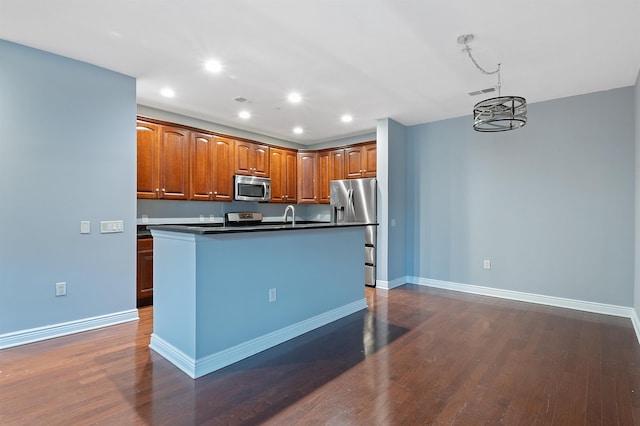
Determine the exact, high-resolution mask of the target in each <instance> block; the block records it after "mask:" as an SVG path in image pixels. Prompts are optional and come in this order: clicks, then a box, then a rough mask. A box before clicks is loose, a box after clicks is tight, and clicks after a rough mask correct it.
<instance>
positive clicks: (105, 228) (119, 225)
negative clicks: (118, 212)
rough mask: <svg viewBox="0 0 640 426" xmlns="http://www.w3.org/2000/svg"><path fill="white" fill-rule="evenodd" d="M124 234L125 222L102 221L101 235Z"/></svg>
mask: <svg viewBox="0 0 640 426" xmlns="http://www.w3.org/2000/svg"><path fill="white" fill-rule="evenodd" d="M115 232H124V220H102V221H100V233H101V234H113V233H115Z"/></svg>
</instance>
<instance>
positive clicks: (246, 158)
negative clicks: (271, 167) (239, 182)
mask: <svg viewBox="0 0 640 426" xmlns="http://www.w3.org/2000/svg"><path fill="white" fill-rule="evenodd" d="M235 145H236V146H235V148H236V149H235V151H236V154H235V159H234V169H235V170H234V172H235V174H238V175H252V174H253V167H254V166H253V164H254V163H255V162H256V160H255V149H254V148H253V144H252V143H250V142H244V141H235Z"/></svg>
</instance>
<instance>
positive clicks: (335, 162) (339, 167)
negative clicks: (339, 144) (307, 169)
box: [329, 149, 345, 181]
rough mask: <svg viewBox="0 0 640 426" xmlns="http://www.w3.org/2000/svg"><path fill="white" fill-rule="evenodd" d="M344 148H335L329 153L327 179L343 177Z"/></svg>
mask: <svg viewBox="0 0 640 426" xmlns="http://www.w3.org/2000/svg"><path fill="white" fill-rule="evenodd" d="M344 158H345V155H344V149H335V150H333V151H331V152H330V153H329V180H330V181H332V180H341V179H344V178H345V176H344V168H345V165H344Z"/></svg>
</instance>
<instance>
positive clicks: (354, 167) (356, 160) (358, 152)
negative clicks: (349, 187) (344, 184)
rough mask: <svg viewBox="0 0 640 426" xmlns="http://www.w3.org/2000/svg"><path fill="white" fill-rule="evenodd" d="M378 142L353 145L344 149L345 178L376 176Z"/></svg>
mask: <svg viewBox="0 0 640 426" xmlns="http://www.w3.org/2000/svg"><path fill="white" fill-rule="evenodd" d="M376 153H377V151H376V144H375V142H374V143H368V144H365V145H358V146H352V147H348V148H345V149H344V162H345V163H344V164H345V166H344V170H345V178H347V179H355V178H363V177H376V171H377V160H376Z"/></svg>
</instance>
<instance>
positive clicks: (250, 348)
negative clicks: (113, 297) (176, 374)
mask: <svg viewBox="0 0 640 426" xmlns="http://www.w3.org/2000/svg"><path fill="white" fill-rule="evenodd" d="M366 308H367V300H366V299H361V300H358V301H356V302H352V303H349V304H347V305H344V306H341V307H339V308H336V309H333V310H331V311H328V312H325V313H323V314H320V315H316V316H314V317H311V318H309V319H307V320H304V321H300V322H298V323H296V324H292V325H290V326H288V327H285V328H281V329H280V330H276V331H273V332H271V333H268V334H265V335H263V336H260V337H256V338H255V339H251V340H248V341H246V342H243V343H240V344H239V345H236V346H233V347H231V348H228V349H225V350H223V351H220V352H216V353H214V354H211V355H207V356H205V357H202V358H200V359H196V360H194V359H193V358H191V357H189V356H188V355H186V354H185V353H184V352H182V351H181V350H179V349H178V348H176V347H175V346H173V345H171V344H170V343H168V342H166V341H164V340H163V339H162V338H161V337H159V336H156V335H155V334H152V335H151V343H150V344H149V347H150V348H151V349H153V350H154V351H156V352H157V353H158V354H160V355H161V356H163V357H164V358H166V359H167V360H168V361H170V362H171V363H173V364H174V365H175V366H176V367H178V368H179V369H180V370H182V371H184V372H185V373H186V374H187V375H188V376H189V377H191V378H192V379H197V378H198V377H202V376H204V375H206V374H209V373H212V372H214V371H216V370H219V369H221V368H223V367H226V366H228V365H231V364H233V363H235V362H238V361H240V360H243V359H245V358H248V357H250V356H252V355H255V354H257V353H260V352H262V351H264V350H266V349H269V348H272V347H274V346H276V345H279V344H280V343H284V342H286V341H287V340H291V339H293V338H295V337H298V336H301V335H303V334H304V333H307V332H309V331H311V330H315V329H316V328H319V327H322V326H324V325H327V324H329V323H331V322H333V321H336V320H339V319H340V318H344V317H346V316H348V315H351V314H353V313H356V312H358V311H361V310H362V309H366Z"/></svg>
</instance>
